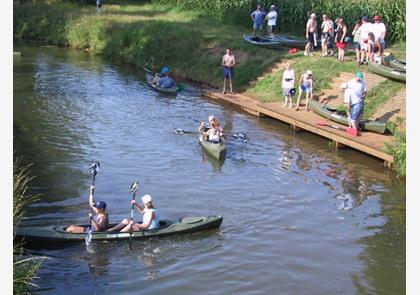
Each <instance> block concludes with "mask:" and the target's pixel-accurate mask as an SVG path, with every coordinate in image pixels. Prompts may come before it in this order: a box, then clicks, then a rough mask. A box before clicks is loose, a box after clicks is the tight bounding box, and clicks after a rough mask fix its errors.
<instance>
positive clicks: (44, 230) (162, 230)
mask: <svg viewBox="0 0 420 295" xmlns="http://www.w3.org/2000/svg"><path fill="white" fill-rule="evenodd" d="M222 221H223V217H222V216H202V217H184V218H181V219H179V220H178V221H170V220H161V221H160V226H159V228H158V229H149V230H143V231H136V232H133V233H132V239H137V240H141V239H148V238H155V237H156V238H157V237H164V236H170V235H179V234H186V233H192V232H197V231H202V230H207V229H212V228H218V227H220V224H221V223H222ZM115 225H116V224H110V227H112V226H115ZM67 226H68V225H66V226H33V227H20V228H18V229H17V231H16V239H17V240H20V239H24V240H25V241H27V242H78V241H84V240H85V239H86V235H87V233H68V232H66V230H65V229H66V227H67ZM80 226H83V227H86V228H87V227H88V225H80ZM129 238H130V233H121V232H106V231H103V232H93V233H92V240H95V241H114V240H127V239H129Z"/></svg>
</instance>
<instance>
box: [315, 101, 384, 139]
mask: <svg viewBox="0 0 420 295" xmlns="http://www.w3.org/2000/svg"><path fill="white" fill-rule="evenodd" d="M309 107H310V109H311V110H313V111H314V112H315V113H317V114H318V115H321V116H322V117H324V118H327V119H330V120H331V121H334V122H337V123H340V124H343V125H346V126H348V124H349V121H348V119H347V116H345V115H341V114H340V113H339V112H338V110H337V109H336V108H333V107H329V106H326V105H323V104H322V103H320V102H319V101H316V100H309ZM360 127H361V129H362V130H366V131H371V132H376V133H380V134H384V133H385V131H386V123H385V122H380V121H369V120H362V121H361V122H360Z"/></svg>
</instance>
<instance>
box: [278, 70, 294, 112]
mask: <svg viewBox="0 0 420 295" xmlns="http://www.w3.org/2000/svg"><path fill="white" fill-rule="evenodd" d="M281 87H282V88H283V95H284V105H283V106H284V107H286V106H287V101H288V100H289V101H290V102H289V108H292V107H293V101H292V95H293V94H294V93H293V92H295V91H296V90H295V89H294V87H295V71H294V70H293V69H292V67H291V65H290V63H287V64H286V70H285V71H284V72H283V78H282V80H281Z"/></svg>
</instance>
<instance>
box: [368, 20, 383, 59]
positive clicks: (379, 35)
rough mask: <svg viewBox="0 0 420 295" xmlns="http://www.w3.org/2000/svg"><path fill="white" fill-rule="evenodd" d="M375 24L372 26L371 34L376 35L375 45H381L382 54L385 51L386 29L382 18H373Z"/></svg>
mask: <svg viewBox="0 0 420 295" xmlns="http://www.w3.org/2000/svg"><path fill="white" fill-rule="evenodd" d="M373 20H374V23H373V24H372V25H371V32H372V33H373V34H374V35H375V43H376V42H377V43H379V44H381V52H382V51H384V49H385V35H386V27H385V24H384V23H383V22H381V17H380V16H379V15H375V16H374V17H373Z"/></svg>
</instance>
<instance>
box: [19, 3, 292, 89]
mask: <svg viewBox="0 0 420 295" xmlns="http://www.w3.org/2000/svg"><path fill="white" fill-rule="evenodd" d="M243 33H244V29H243V28H242V27H238V26H235V25H226V24H222V22H221V21H220V20H218V19H216V18H214V17H211V16H208V15H204V14H203V13H200V12H191V11H181V10H180V9H179V8H177V7H170V6H167V5H159V4H144V5H132V4H126V5H106V6H105V8H104V12H103V13H101V14H97V12H96V9H95V7H94V6H80V5H70V4H66V5H65V6H62V5H61V4H55V5H51V4H48V3H37V4H31V3H25V4H22V5H18V4H16V5H15V6H14V38H15V39H36V40H40V41H42V42H44V43H48V44H55V45H66V46H70V47H73V48H78V49H84V50H88V51H90V52H92V53H94V54H101V55H103V56H105V57H106V58H108V59H112V60H121V61H124V62H129V63H131V64H134V65H136V66H137V67H139V68H141V67H142V66H143V65H144V64H145V63H148V64H150V65H152V66H153V67H155V68H159V67H162V66H165V65H168V66H170V67H171V69H173V70H174V74H175V76H178V77H184V78H191V79H193V80H195V81H202V82H206V83H208V84H210V85H212V86H215V87H220V86H221V83H222V67H221V66H220V64H221V58H222V55H223V54H224V53H225V49H226V48H227V47H231V48H233V52H234V54H235V56H236V58H237V67H236V70H235V81H234V87H235V89H236V90H241V89H244V88H245V87H246V86H247V85H248V83H249V81H252V80H255V79H256V78H257V77H258V76H259V75H261V73H263V72H264V70H265V69H266V68H268V67H269V66H270V65H271V64H272V63H274V62H276V61H278V60H280V59H281V58H283V57H284V56H285V52H283V51H271V50H261V48H259V47H256V46H253V45H250V44H248V43H246V42H244V41H243V40H242V34H243Z"/></svg>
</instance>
